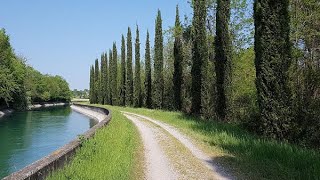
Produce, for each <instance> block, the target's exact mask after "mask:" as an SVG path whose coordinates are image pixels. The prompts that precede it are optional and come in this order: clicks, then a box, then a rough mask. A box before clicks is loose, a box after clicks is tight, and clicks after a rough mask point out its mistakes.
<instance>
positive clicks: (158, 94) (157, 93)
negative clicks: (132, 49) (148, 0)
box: [153, 10, 164, 108]
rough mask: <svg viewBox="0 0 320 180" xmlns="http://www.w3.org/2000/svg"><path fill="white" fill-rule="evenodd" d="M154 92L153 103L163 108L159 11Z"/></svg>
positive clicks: (155, 49)
mask: <svg viewBox="0 0 320 180" xmlns="http://www.w3.org/2000/svg"><path fill="white" fill-rule="evenodd" d="M153 84H154V92H153V103H154V107H155V108H161V107H162V102H163V88H164V85H163V36H162V19H161V12H160V10H158V15H157V19H156V28H155V42H154V82H153Z"/></svg>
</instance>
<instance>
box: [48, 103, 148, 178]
mask: <svg viewBox="0 0 320 180" xmlns="http://www.w3.org/2000/svg"><path fill="white" fill-rule="evenodd" d="M111 110H112V120H111V122H110V123H109V125H108V126H106V127H104V128H102V129H101V130H99V131H98V132H97V134H96V135H95V136H94V138H92V139H90V140H87V141H86V142H85V143H84V144H83V146H82V147H81V148H80V149H79V151H77V153H76V155H75V157H74V159H73V160H72V161H71V163H70V164H68V165H67V166H66V167H64V168H63V169H61V170H59V171H57V172H54V173H53V174H52V175H51V176H50V177H49V178H48V179H52V180H57V179H117V180H118V179H138V178H139V177H140V176H141V174H142V173H143V172H142V171H143V169H140V168H139V166H140V164H141V163H140V162H141V158H143V157H141V153H140V152H141V144H140V136H139V134H138V132H137V130H136V128H135V127H134V125H133V124H132V123H131V122H130V121H128V120H127V119H126V118H125V117H124V116H123V115H122V114H121V113H120V112H119V111H117V110H113V109H112V108H111Z"/></svg>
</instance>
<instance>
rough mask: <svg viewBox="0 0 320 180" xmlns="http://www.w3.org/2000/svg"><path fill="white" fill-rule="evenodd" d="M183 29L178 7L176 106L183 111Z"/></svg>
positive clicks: (175, 71)
mask: <svg viewBox="0 0 320 180" xmlns="http://www.w3.org/2000/svg"><path fill="white" fill-rule="evenodd" d="M181 36H182V27H181V23H180V18H179V7H178V5H177V7H176V22H175V41H174V74H173V84H174V104H175V109H177V110H181V104H182V100H181V92H182V90H181V87H182V83H183V78H182V62H183V47H182V39H181Z"/></svg>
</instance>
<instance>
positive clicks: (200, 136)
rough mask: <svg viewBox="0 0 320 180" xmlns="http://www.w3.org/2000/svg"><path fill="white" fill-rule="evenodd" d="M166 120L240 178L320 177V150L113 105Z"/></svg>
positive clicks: (196, 120)
mask: <svg viewBox="0 0 320 180" xmlns="http://www.w3.org/2000/svg"><path fill="white" fill-rule="evenodd" d="M107 107H109V108H112V109H114V110H117V111H128V112H132V113H137V114H141V115H146V116H148V117H151V118H154V119H157V120H160V121H163V122H165V123H168V124H170V125H173V126H175V127H176V128H178V129H180V130H181V131H182V132H184V133H185V134H187V135H189V136H190V137H192V138H193V139H194V140H195V142H196V143H198V144H199V145H200V146H201V147H202V148H203V149H204V150H205V151H206V152H208V153H209V154H211V155H212V157H213V158H214V160H215V161H216V162H218V163H219V164H221V165H222V166H224V167H227V168H228V169H229V170H230V172H232V173H233V174H234V175H235V176H236V177H238V178H239V179H319V177H320V153H319V152H318V151H315V150H310V149H305V148H301V147H298V146H295V145H291V144H288V143H281V142H276V141H272V140H266V139H262V138H259V137H256V136H254V135H252V134H249V133H248V132H246V131H245V130H243V129H241V128H240V127H238V126H236V125H232V124H225V123H219V122H215V121H203V120H201V119H199V118H197V117H190V116H186V115H184V114H183V113H179V112H167V111H161V110H150V109H143V108H139V109H135V108H123V107H110V106H107Z"/></svg>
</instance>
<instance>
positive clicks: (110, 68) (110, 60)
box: [108, 49, 113, 105]
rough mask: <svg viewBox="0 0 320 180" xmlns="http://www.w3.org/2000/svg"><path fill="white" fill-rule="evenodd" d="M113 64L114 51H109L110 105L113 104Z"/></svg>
mask: <svg viewBox="0 0 320 180" xmlns="http://www.w3.org/2000/svg"><path fill="white" fill-rule="evenodd" d="M112 62H113V57H112V50H111V49H109V70H108V75H109V104H110V105H113V104H112V88H113V87H112V85H113V84H112V68H113V67H112Z"/></svg>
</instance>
